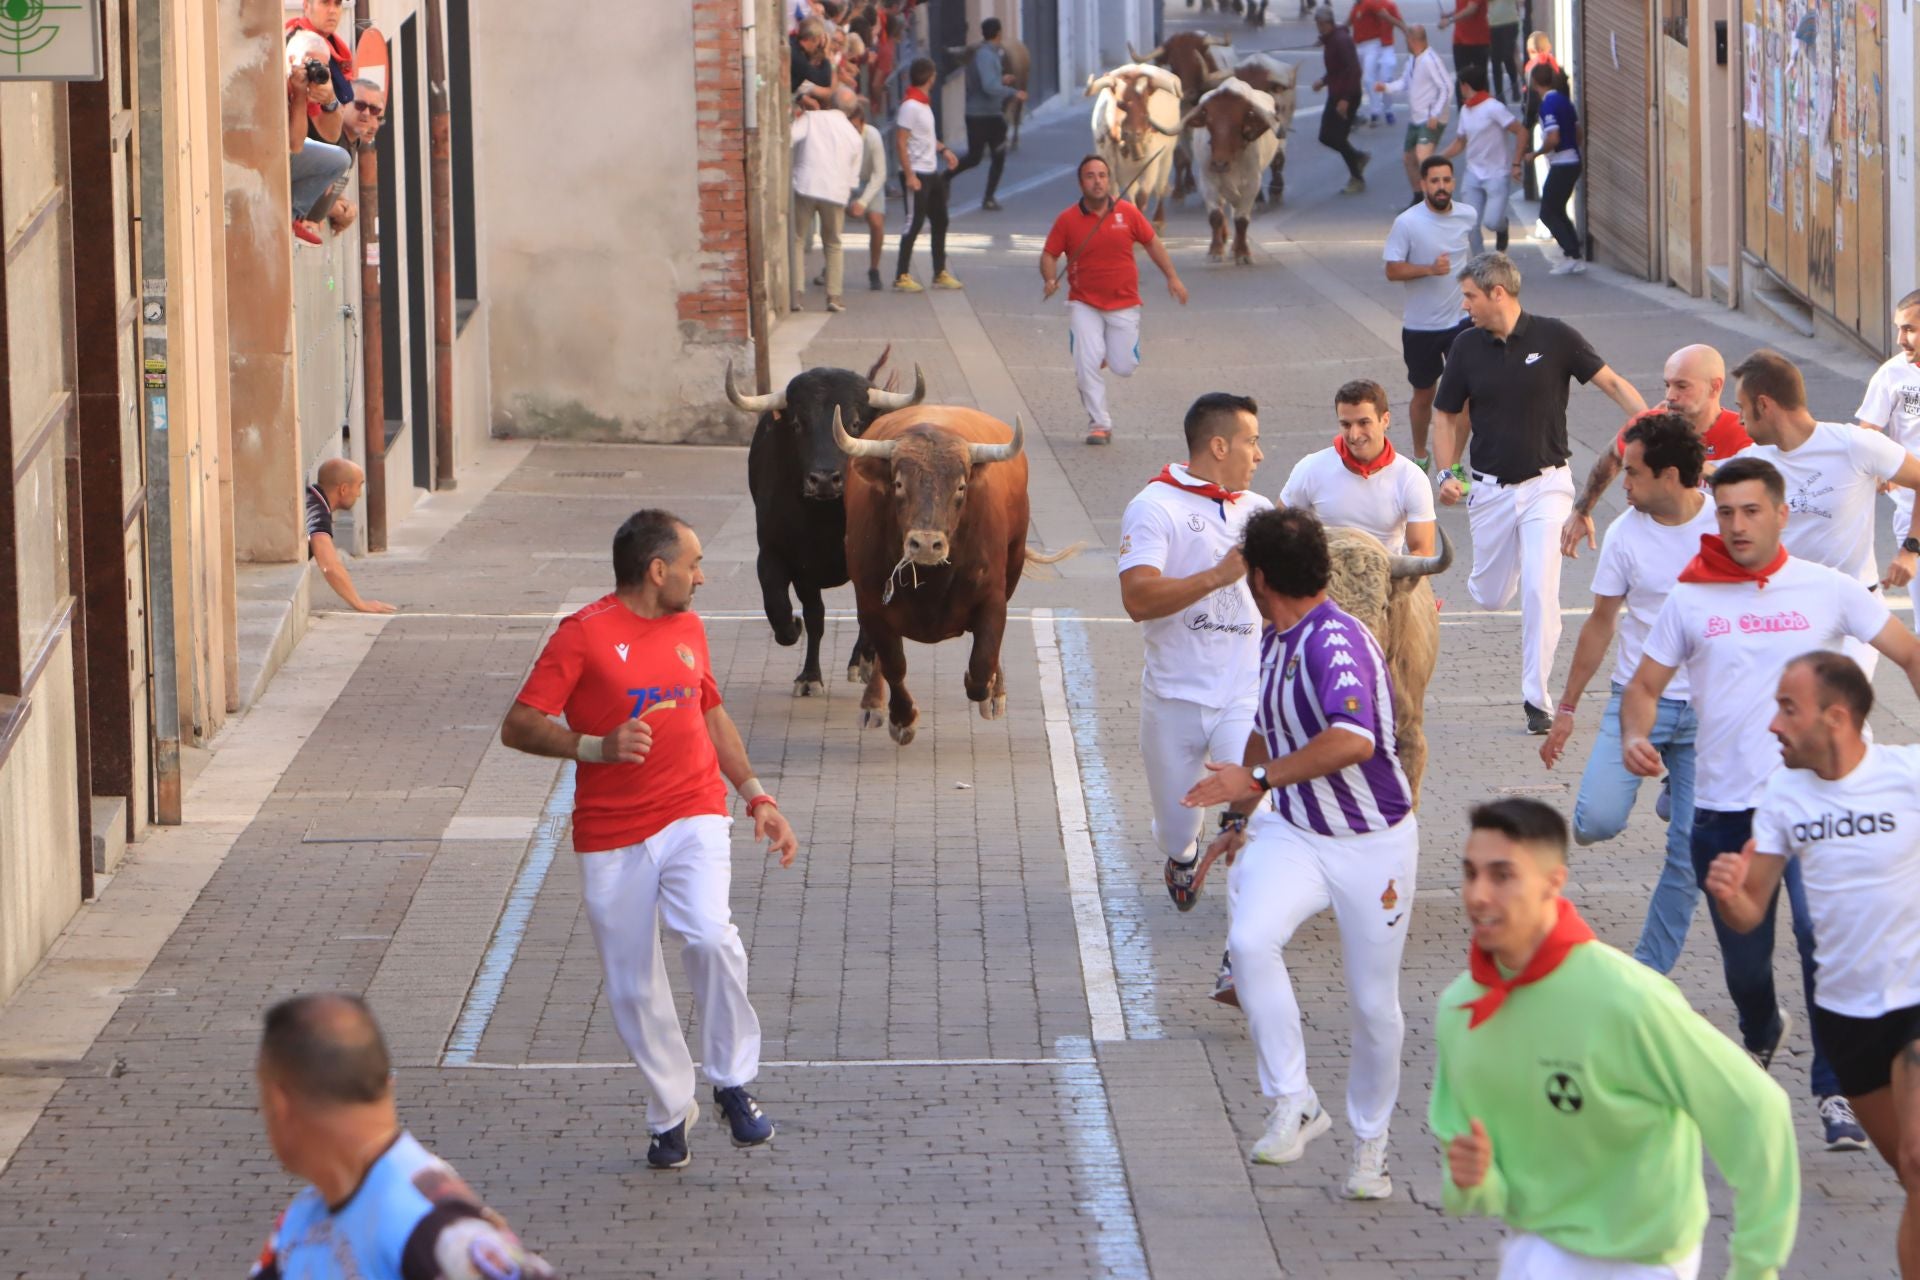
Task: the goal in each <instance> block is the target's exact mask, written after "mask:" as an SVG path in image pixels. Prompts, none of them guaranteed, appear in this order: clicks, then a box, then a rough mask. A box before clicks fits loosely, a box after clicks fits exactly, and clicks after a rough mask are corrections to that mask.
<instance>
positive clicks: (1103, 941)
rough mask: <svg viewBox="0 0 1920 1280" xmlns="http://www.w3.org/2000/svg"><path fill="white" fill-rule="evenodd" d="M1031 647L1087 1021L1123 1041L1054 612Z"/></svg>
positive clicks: (1036, 618) (1040, 621)
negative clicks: (1037, 667) (1035, 661)
mask: <svg viewBox="0 0 1920 1280" xmlns="http://www.w3.org/2000/svg"><path fill="white" fill-rule="evenodd" d="M1033 647H1034V651H1035V653H1036V655H1037V657H1038V659H1039V664H1040V705H1041V708H1042V712H1043V716H1044V719H1045V723H1046V726H1047V754H1048V757H1049V760H1050V762H1051V764H1052V766H1053V789H1054V794H1055V796H1056V798H1057V799H1058V801H1059V806H1060V842H1061V844H1062V845H1063V846H1064V847H1065V849H1066V857H1067V893H1068V897H1069V899H1070V900H1071V901H1072V903H1073V927H1074V932H1075V933H1076V934H1078V935H1079V941H1080V975H1081V979H1082V981H1083V982H1084V983H1085V986H1086V991H1087V1019H1088V1022H1089V1023H1090V1024H1091V1026H1092V1028H1093V1038H1094V1039H1095V1040H1125V1039H1126V1038H1127V1020H1126V1017H1125V1015H1124V1014H1122V1013H1121V1011H1120V983H1119V980H1118V979H1117V978H1116V977H1115V975H1114V970H1113V943H1112V941H1111V939H1109V938H1108V936H1107V913H1106V910H1105V907H1104V905H1103V904H1102V902H1101V900H1100V869H1099V866H1098V864H1097V863H1096V862H1095V861H1094V857H1093V837H1092V834H1091V833H1090V832H1089V830H1088V827H1087V800H1086V796H1085V794H1084V793H1083V792H1082V790H1081V784H1080V756H1079V752H1078V751H1077V750H1076V749H1075V747H1074V744H1073V721H1072V719H1071V718H1070V715H1069V712H1068V707H1067V679H1066V671H1065V669H1064V668H1063V667H1062V666H1061V663H1060V642H1059V637H1058V636H1057V635H1056V634H1055V631H1054V620H1053V611H1052V610H1051V609H1035V610H1034V611H1033Z"/></svg>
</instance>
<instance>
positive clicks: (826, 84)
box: [787, 18, 833, 106]
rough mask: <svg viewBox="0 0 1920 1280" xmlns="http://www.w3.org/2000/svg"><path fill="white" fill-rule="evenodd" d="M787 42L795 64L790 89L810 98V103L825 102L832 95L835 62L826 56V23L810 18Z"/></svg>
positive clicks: (799, 95)
mask: <svg viewBox="0 0 1920 1280" xmlns="http://www.w3.org/2000/svg"><path fill="white" fill-rule="evenodd" d="M787 44H788V49H787V53H788V56H789V58H790V59H791V61H792V64H793V70H792V73H791V75H790V78H789V84H788V92H790V93H792V94H794V95H795V96H796V97H804V98H807V99H811V102H810V104H809V105H812V106H825V105H826V104H827V102H828V100H829V99H831V98H832V96H833V63H832V62H830V61H828V59H827V24H826V23H825V22H823V21H821V20H820V19H819V18H808V19H807V20H806V21H805V22H803V23H801V24H800V29H799V30H798V31H796V32H794V34H793V35H792V36H791V37H790V38H789V39H788V41H787Z"/></svg>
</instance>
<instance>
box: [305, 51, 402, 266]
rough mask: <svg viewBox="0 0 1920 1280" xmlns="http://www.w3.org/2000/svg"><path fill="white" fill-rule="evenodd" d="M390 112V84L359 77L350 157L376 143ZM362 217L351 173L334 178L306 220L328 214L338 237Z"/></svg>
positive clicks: (350, 123) (346, 137) (350, 115)
mask: <svg viewBox="0 0 1920 1280" xmlns="http://www.w3.org/2000/svg"><path fill="white" fill-rule="evenodd" d="M386 115H387V90H386V87H385V86H384V85H382V84H380V83H379V82H378V81H375V80H355V81H354V82H353V103H352V105H351V106H350V107H349V108H348V110H347V117H348V119H347V131H346V133H345V135H344V136H343V138H342V141H343V142H344V143H345V144H346V149H347V152H348V155H349V157H350V158H351V157H352V156H353V155H354V154H355V153H357V152H358V151H359V150H361V149H362V148H370V147H372V146H373V140H374V136H375V135H376V134H378V133H379V132H380V123H381V121H383V120H384V119H386ZM322 210H324V211H325V212H324V214H323V213H322ZM359 216H360V209H359V206H357V205H356V204H354V202H353V201H352V200H350V199H348V198H347V175H346V174H344V173H343V174H341V175H340V176H339V177H338V178H335V179H334V180H333V184H332V185H331V186H329V187H328V188H327V189H326V191H325V192H324V193H322V195H321V196H320V199H319V201H318V202H317V203H316V204H315V205H314V206H313V208H312V209H311V210H309V211H308V214H307V218H306V222H307V224H308V226H309V227H312V226H313V224H314V223H316V222H318V221H320V220H321V219H322V218H323V217H324V219H325V220H326V224H327V228H328V229H329V230H330V231H332V232H333V234H334V235H336V236H337V235H339V234H340V233H341V232H343V231H345V230H346V229H347V228H348V227H350V226H352V225H353V224H354V221H355V220H356V219H358V218H359ZM313 229H315V230H317V229H318V228H313Z"/></svg>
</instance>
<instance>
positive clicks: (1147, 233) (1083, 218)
mask: <svg viewBox="0 0 1920 1280" xmlns="http://www.w3.org/2000/svg"><path fill="white" fill-rule="evenodd" d="M1152 243H1153V224H1152V223H1151V222H1149V221H1147V215H1146V214H1144V213H1141V212H1140V210H1138V209H1136V208H1134V206H1133V204H1132V202H1131V201H1127V200H1117V201H1115V202H1114V205H1113V207H1112V208H1111V209H1109V210H1107V212H1106V213H1104V214H1102V215H1101V220H1100V223H1099V229H1098V230H1096V229H1095V226H1094V219H1093V215H1092V214H1090V213H1088V212H1087V210H1086V205H1085V202H1083V201H1079V200H1076V201H1074V202H1073V203H1072V204H1071V205H1068V206H1067V208H1066V209H1065V210H1063V211H1062V212H1061V214H1060V216H1059V217H1057V218H1055V219H1054V220H1053V230H1052V231H1049V232H1048V233H1047V243H1046V247H1045V248H1044V250H1043V252H1044V253H1045V254H1046V255H1047V256H1048V257H1051V258H1058V257H1060V256H1061V255H1063V254H1072V255H1074V256H1073V259H1072V261H1070V262H1069V263H1068V264H1067V298H1068V300H1069V301H1072V302H1084V303H1086V304H1087V305H1088V306H1090V307H1096V308H1098V309H1099V310H1101V311H1119V310H1121V309H1122V308H1125V307H1137V306H1139V305H1140V268H1139V266H1138V265H1137V264H1136V263H1135V262H1134V260H1133V246H1134V245H1136V244H1152ZM1082 246H1084V247H1082Z"/></svg>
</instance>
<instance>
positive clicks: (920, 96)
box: [907, 88, 933, 107]
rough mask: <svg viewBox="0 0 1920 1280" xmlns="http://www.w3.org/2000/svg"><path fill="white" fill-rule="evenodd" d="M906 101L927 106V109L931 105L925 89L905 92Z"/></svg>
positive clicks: (931, 101)
mask: <svg viewBox="0 0 1920 1280" xmlns="http://www.w3.org/2000/svg"><path fill="white" fill-rule="evenodd" d="M907 101H908V102H918V103H920V104H922V105H923V106H928V107H930V106H932V105H933V99H931V98H929V97H927V91H926V90H925V89H917V88H916V89H909V90H907Z"/></svg>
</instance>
